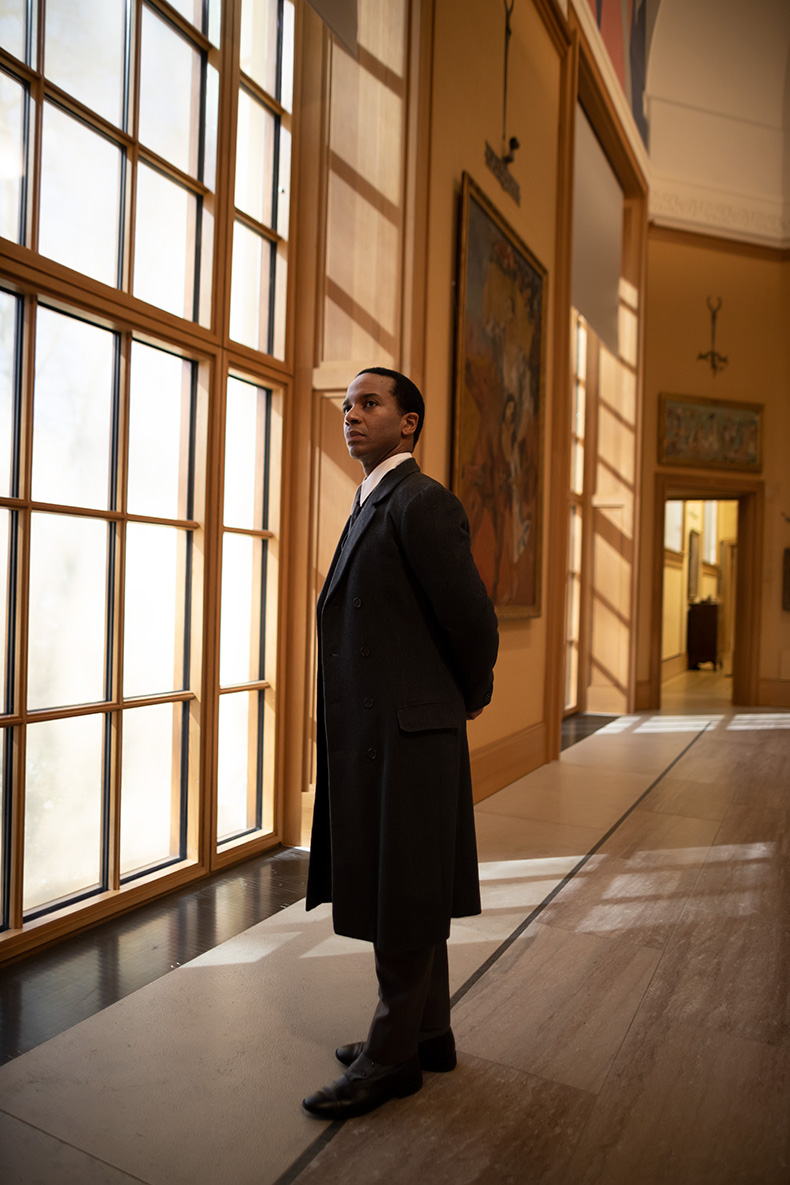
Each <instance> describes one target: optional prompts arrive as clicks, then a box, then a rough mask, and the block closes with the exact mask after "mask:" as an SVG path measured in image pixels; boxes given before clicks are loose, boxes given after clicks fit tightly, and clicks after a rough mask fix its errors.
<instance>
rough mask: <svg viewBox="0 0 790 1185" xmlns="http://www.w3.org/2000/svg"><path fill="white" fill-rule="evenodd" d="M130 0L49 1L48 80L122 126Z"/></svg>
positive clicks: (47, 11) (45, 64)
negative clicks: (128, 5)
mask: <svg viewBox="0 0 790 1185" xmlns="http://www.w3.org/2000/svg"><path fill="white" fill-rule="evenodd" d="M125 9H126V4H125V0H47V7H46V25H45V46H44V66H45V72H46V75H47V78H51V79H52V81H53V82H54V83H56V84H57V85H58V86H60V87H62V88H63V90H65V91H68V93H69V94H70V95H74V97H75V99H79V100H80V102H82V103H84V104H85V105H86V107H90V108H91V109H92V110H93V111H98V113H99V114H100V115H103V116H104V118H105V119H108V120H109V121H110V122H111V123H114V124H116V125H117V126H119V127H120V125H121V123H122V121H123V110H122V108H123V74H124V61H123V58H124V40H125V29H124V25H125Z"/></svg>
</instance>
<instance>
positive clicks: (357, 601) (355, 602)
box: [351, 597, 362, 609]
mask: <svg viewBox="0 0 790 1185" xmlns="http://www.w3.org/2000/svg"><path fill="white" fill-rule="evenodd" d="M351 604H352V605H353V606H354V608H355V609H361V608H362V597H354V600H353V601H352V602H351Z"/></svg>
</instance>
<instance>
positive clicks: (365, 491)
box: [359, 453, 412, 506]
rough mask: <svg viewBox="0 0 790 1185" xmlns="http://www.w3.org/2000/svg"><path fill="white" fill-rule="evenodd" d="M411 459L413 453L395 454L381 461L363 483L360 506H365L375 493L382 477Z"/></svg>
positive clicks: (360, 488)
mask: <svg viewBox="0 0 790 1185" xmlns="http://www.w3.org/2000/svg"><path fill="white" fill-rule="evenodd" d="M411 457H412V454H411V453H394V454H393V455H392V456H391V457H385V458H384V460H383V461H380V462H379V463H378V465H377V466H376V468H375V469H373V470H372V471H371V472H370V473H369V474H368V475H367V477H366V478H365V480H364V481H363V482H362V485H361V486H360V487H359V504H360V506H364V505H365V499H366V498H368V497H369V496H370V495H371V494H372V493H373V491H374V490H375V488H376V486H377V485H378V484H379V482H380V481H381V479H382V477H384V476H385V475H386V474H387V473H389V472H390V470H391V469H395V468H397V466H398V465H402V464H403V462H404V461H409V460H411Z"/></svg>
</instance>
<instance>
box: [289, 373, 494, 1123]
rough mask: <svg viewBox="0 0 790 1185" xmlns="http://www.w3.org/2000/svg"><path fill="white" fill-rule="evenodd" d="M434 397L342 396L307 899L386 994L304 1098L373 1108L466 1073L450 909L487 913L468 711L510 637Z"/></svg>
mask: <svg viewBox="0 0 790 1185" xmlns="http://www.w3.org/2000/svg"><path fill="white" fill-rule="evenodd" d="M424 410H425V408H424V404H423V400H422V396H421V394H420V392H419V391H418V389H417V387H416V386H415V385H414V383H412V382H411V380H409V379H407V378H406V377H405V376H404V375H401V374H398V373H397V371H392V370H386V369H384V368H381V367H373V368H371V369H370V370H365V371H362V372H361V373H360V374H359V375H357V377H356V378H355V379H354V381H353V382H352V383H351V385H350V387H349V388H348V393H347V395H346V399H345V401H344V403H343V417H344V431H345V438H346V443H347V446H348V451H349V453H350V455H351V456H352V457H354V458H355V459H356V460H358V461H360V462H361V464H362V468H363V470H364V474H365V478H364V481H363V482H362V485H361V486H360V487H359V489H358V491H357V494H356V496H355V499H354V507H353V509H352V514H351V518H350V519H349V521H348V523H347V524H346V527H345V529H344V531H343V534H342V535H341V537H340V542H339V544H338V547H337V551H336V552H335V556H334V559H333V560H332V564H331V567H330V569H329V573H328V574H327V578H326V582H325V584H324V587H323V590H322V592H321V595H320V597H319V600H318V642H319V645H318V714H317V744H318V768H317V778H316V795H315V809H314V815H313V837H312V846H311V852H310V871H309V876H308V884H307V908H308V909H312V908H314V906H316V905H318V904H320V903H321V902H322V901H331V902H332V915H333V922H334V927H335V931H336V932H337V933H338V934H344V935H347V936H349V937H351V938H362V939H365V940H367V941H369V942H372V943H373V944H374V955H375V962H376V974H377V976H378V982H379V1004H378V1006H377V1008H376V1011H375V1013H374V1015H373V1020H372V1023H371V1026H370V1031H369V1032H368V1036H367V1039H366V1041H365V1042H364V1043H363V1042H357V1043H355V1044H352V1045H343V1046H341V1047H340V1048H339V1049H338V1050H337V1058H338V1060H339V1061H340V1062H341V1063H342V1064H344V1065H346V1066H347V1069H346V1072H345V1073H344V1074H343V1075H342V1076H341V1077H340V1078H338V1079H337V1080H336V1081H335V1082H333V1083H332V1084H331V1085H329V1086H326V1087H324V1088H323V1089H321V1090H319V1091H316V1092H315V1093H314V1094H311V1095H310V1096H309V1097H308V1098H306V1099H305V1100H304V1103H303V1106H304V1108H305V1110H306V1111H307V1112H308V1114H310V1115H314V1116H317V1117H318V1118H322V1119H345V1118H349V1117H351V1116H353V1115H362V1114H364V1113H365V1112H367V1111H371V1110H373V1108H374V1107H377V1106H379V1105H380V1104H381V1103H384V1102H386V1101H387V1100H388V1099H390V1098H393V1097H396V1096H404V1095H407V1094H412V1093H413V1092H414V1091H416V1090H419V1089H420V1087H421V1085H422V1070H423V1069H433V1070H452V1069H453V1068H454V1066H455V1064H456V1057H455V1042H454V1039H453V1035H452V1030H451V1028H450V992H449V981H448V973H447V937H448V935H449V932H450V918H451V917H461V916H465V915H469V914H475V913H479V912H480V891H479V885H478V876H477V851H476V845H475V834H474V814H473V807H472V787H471V778H470V773H469V754H468V749H467V742H466V721H467V720H470V719H474V718H475V717H476V716H479V715H480V713H481V712H482V710H483V708H484V707H485V706H486V704H487V703H488V702H489V700H490V699H491V691H492V688H493V667H494V662H495V660H496V654H497V646H498V635H497V622H496V614H495V613H494V608H493V606H492V604H491V602H490V600H489V598H488V595H487V593H486V591H485V587H484V585H483V582H482V580H481V579H480V576H479V575H478V572H477V569H476V567H475V564H474V560H473V559H472V555H471V551H470V547H469V530H468V525H467V521H466V516H465V514H464V510H463V507H462V506H461V503H460V502H459V501H458V499H457V498H456V497H455V496H454V495H453V494H451V493H450V492H449V491H448V490H446V489H445V488H444V486H441V485H439V483H438V482H435V481H433V480H432V479H431V478H429V477H426V476H424V475H423V474H422V473H421V472H420V470H419V467H418V466H417V463H416V461H415V460H414V458H413V457H412V455H411V454H412V450H413V448H414V445H415V444H416V442H417V439H418V437H419V434H420V430H421V427H422V421H423V415H424Z"/></svg>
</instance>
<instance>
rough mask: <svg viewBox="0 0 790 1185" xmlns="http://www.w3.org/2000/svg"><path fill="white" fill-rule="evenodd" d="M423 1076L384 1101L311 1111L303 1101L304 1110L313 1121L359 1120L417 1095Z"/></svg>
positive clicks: (398, 1089) (407, 1082) (403, 1084)
mask: <svg viewBox="0 0 790 1185" xmlns="http://www.w3.org/2000/svg"><path fill="white" fill-rule="evenodd" d="M422 1085H423V1083H422V1074H420V1077H419V1078H411V1079H409V1080H408V1081H406V1082H404V1083H402V1084H401V1085H400V1086H399V1087H398V1088H397V1089H396V1090H393V1092H392V1094H389V1095H387V1097H386V1098H383V1099H368V1100H367V1101H366V1102H364V1103H358V1104H357V1106H356V1107H351V1108H345V1107H342V1106H338V1107H337V1108H330V1107H327V1108H326V1109H325V1110H324V1109H321V1110H318V1111H311V1110H310V1109H309V1108H308V1107H306V1106H305V1104H304V1101H302V1110H303V1111H304V1113H305V1115H309V1116H310V1118H311V1119H324V1120H330V1121H334V1120H337V1119H341V1120H342V1119H357V1118H358V1117H359V1116H360V1115H368V1114H369V1113H370V1112H371V1111H375V1110H376V1108H377V1107H383V1106H384V1104H385V1103H389V1102H390V1100H391V1099H405V1098H408V1096H409V1095H412V1094H416V1093H417V1091H418V1090H421V1089H422Z"/></svg>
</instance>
